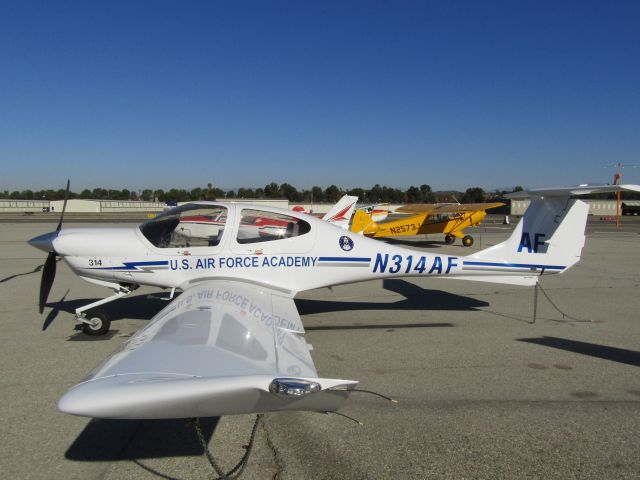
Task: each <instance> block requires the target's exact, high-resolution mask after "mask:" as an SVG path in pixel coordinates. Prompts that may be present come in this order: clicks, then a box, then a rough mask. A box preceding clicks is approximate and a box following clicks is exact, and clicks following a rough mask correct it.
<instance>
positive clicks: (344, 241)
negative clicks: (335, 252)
mask: <svg viewBox="0 0 640 480" xmlns="http://www.w3.org/2000/svg"><path fill="white" fill-rule="evenodd" d="M340 248H341V249H342V250H344V251H345V252H349V251H351V249H353V240H351V239H350V238H349V237H347V236H346V235H343V236H342V237H340Z"/></svg>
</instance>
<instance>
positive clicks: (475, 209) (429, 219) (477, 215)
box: [351, 202, 504, 247]
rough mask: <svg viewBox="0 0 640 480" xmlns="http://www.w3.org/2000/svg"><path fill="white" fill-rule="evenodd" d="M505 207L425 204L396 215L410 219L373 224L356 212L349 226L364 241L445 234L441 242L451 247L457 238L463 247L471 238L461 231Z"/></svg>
mask: <svg viewBox="0 0 640 480" xmlns="http://www.w3.org/2000/svg"><path fill="white" fill-rule="evenodd" d="M502 205H504V203H500V202H495V203H467V204H463V205H460V204H425V203H417V204H413V205H411V204H410V205H404V206H402V207H400V208H398V209H396V212H397V213H411V214H414V215H411V216H410V217H405V218H401V219H398V220H392V221H390V222H384V223H376V222H374V221H373V220H372V219H371V217H370V216H369V215H368V214H367V213H365V212H363V211H362V210H356V212H355V214H354V216H353V221H352V223H351V231H352V232H356V233H362V234H363V235H366V236H367V237H374V238H377V237H399V236H409V235H422V234H425V233H444V234H445V237H444V241H445V243H447V244H451V243H453V242H454V241H455V239H456V237H458V238H460V239H462V244H463V245H464V246H465V247H470V246H471V245H473V237H472V236H471V235H465V233H464V231H463V230H464V229H465V228H467V227H471V226H474V225H478V224H480V223H481V222H482V221H483V220H484V217H486V216H487V210H488V209H490V208H496V207H501V206H502Z"/></svg>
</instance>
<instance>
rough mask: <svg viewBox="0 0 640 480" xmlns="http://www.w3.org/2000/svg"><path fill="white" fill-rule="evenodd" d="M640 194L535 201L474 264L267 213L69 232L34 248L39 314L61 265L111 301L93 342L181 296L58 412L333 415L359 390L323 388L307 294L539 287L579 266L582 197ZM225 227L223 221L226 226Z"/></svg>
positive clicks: (241, 209) (537, 196)
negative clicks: (265, 223)
mask: <svg viewBox="0 0 640 480" xmlns="http://www.w3.org/2000/svg"><path fill="white" fill-rule="evenodd" d="M620 189H623V190H634V191H640V187H639V186H636V185H623V186H617V185H616V186H610V185H606V186H580V187H571V188H562V189H543V190H537V191H532V192H530V193H531V194H532V195H533V200H532V203H531V206H530V207H529V209H528V210H527V212H526V213H525V215H524V217H523V218H522V219H521V221H520V223H519V224H518V225H517V227H516V228H515V230H514V231H513V233H512V234H511V236H510V237H509V238H508V239H507V240H505V241H504V242H502V243H499V244H497V245H495V246H492V247H490V248H487V249H485V250H482V251H479V252H477V253H474V254H472V255H468V256H457V255H450V254H435V253H432V252H427V251H424V250H417V249H410V248H406V247H401V246H397V245H392V244H387V243H384V242H381V241H379V240H374V239H371V238H366V237H362V236H360V235H357V234H355V233H352V232H349V231H345V230H343V229H341V228H338V227H336V226H335V225H331V224H329V223H327V222H324V221H322V220H320V219H317V218H315V217H311V216H309V215H305V214H302V213H296V212H291V211H288V210H281V209H276V208H269V207H263V206H250V205H246V204H236V203H214V202H195V203H190V204H187V205H183V206H180V207H178V208H175V209H173V210H171V211H169V212H166V213H165V214H163V215H160V216H158V217H157V218H155V219H153V220H150V221H148V222H146V223H144V224H142V225H141V226H139V227H134V228H131V227H129V228H70V229H64V230H62V229H61V224H62V217H61V219H60V223H59V225H58V228H57V229H56V231H54V232H51V233H48V234H45V235H42V236H39V237H36V238H34V239H32V240H30V241H29V243H30V244H31V245H33V246H34V247H37V248H39V249H41V250H44V251H47V252H49V256H48V258H47V261H46V262H45V267H44V269H43V277H42V285H41V296H40V302H41V307H42V306H43V305H44V303H45V302H46V297H47V295H48V291H49V289H50V288H51V284H52V282H53V277H54V275H55V263H56V258H55V257H56V256H60V257H62V258H63V259H64V260H65V262H66V263H67V264H68V265H69V267H70V268H71V269H72V270H73V271H74V272H75V273H76V274H77V275H78V276H79V277H80V278H82V279H83V280H87V281H89V282H92V283H96V284H99V285H103V286H106V287H109V288H111V289H113V290H114V291H115V294H114V295H113V296H112V297H109V298H107V299H105V300H102V301H101V302H96V303H94V304H91V305H88V306H87V307H85V308H84V309H80V310H81V312H80V314H79V315H78V319H79V321H80V322H82V323H83V324H84V325H86V327H85V328H86V329H85V331H86V332H87V333H93V334H97V333H104V332H105V331H106V328H108V323H109V322H108V321H107V320H106V319H105V318H103V317H101V316H100V315H98V314H95V313H94V314H91V313H88V314H87V315H85V312H86V310H87V309H88V308H93V307H94V306H97V305H98V304H100V303H105V302H107V301H112V300H114V299H115V298H119V297H122V296H124V295H127V294H129V293H131V292H132V291H133V290H135V289H136V288H137V287H138V286H139V285H153V286H157V287H163V288H171V289H180V290H182V291H183V293H182V295H180V296H179V297H177V298H175V299H173V301H172V302H171V303H169V304H168V305H167V306H166V307H165V308H164V309H163V310H162V311H161V312H160V313H158V314H157V315H156V316H155V317H154V318H153V319H152V320H151V321H150V322H149V323H148V324H147V325H146V326H145V327H144V328H143V329H141V330H140V331H139V332H137V333H136V334H135V335H134V336H132V337H131V338H130V339H129V340H127V341H126V342H125V343H124V344H122V346H121V347H120V348H119V350H117V351H116V352H115V353H114V354H112V355H111V356H110V357H109V358H107V359H106V360H105V361H104V362H103V363H102V364H100V365H99V366H98V367H97V368H96V369H95V370H93V371H92V372H91V373H90V374H89V376H88V377H87V378H86V379H85V380H84V381H82V382H81V383H80V384H78V385H76V386H75V387H73V388H72V389H71V390H69V391H68V392H67V393H66V394H65V395H64V396H63V397H62V398H61V400H60V401H59V403H58V408H59V409H60V410H61V411H63V412H66V413H70V414H74V415H82V416H88V417H98V418H112V419H116V418H117V419H159V418H191V417H204V416H218V415H227V414H240V413H263V412H270V411H281V410H311V411H322V412H328V411H335V410H337V409H338V408H339V407H340V406H341V405H342V404H343V403H344V402H345V401H346V398H347V396H348V394H349V391H350V390H352V389H354V388H355V386H356V385H357V382H356V381H352V380H342V379H330V378H320V377H318V374H317V372H316V369H315V367H314V364H313V361H312V359H311V356H310V354H309V350H310V347H309V345H307V344H306V342H305V340H304V327H303V325H302V322H301V320H300V316H299V314H298V312H297V310H296V307H295V304H294V301H293V298H294V296H295V295H296V293H298V292H300V291H303V290H310V289H315V288H319V287H327V286H331V285H336V284H342V283H350V282H357V281H363V280H371V279H377V278H388V277H402V276H421V277H426V276H430V277H436V278H458V279H465V280H478V281H486V282H498V283H507V284H516V285H534V284H535V283H536V282H537V281H538V278H539V277H540V276H541V275H551V274H558V273H562V272H564V271H566V270H567V269H568V268H570V267H571V266H572V265H574V264H575V263H577V262H578V261H579V259H580V254H581V250H582V247H583V245H584V240H585V237H584V229H585V224H586V220H587V212H588V206H587V205H586V204H585V203H584V202H581V201H579V200H576V201H572V200H570V196H571V195H579V194H582V193H596V192H598V193H599V192H611V191H614V192H615V191H619V190H620ZM221 214H224V215H221ZM196 215H197V216H200V215H206V216H211V217H212V218H218V219H220V218H223V217H224V219H225V221H224V225H223V226H222V228H220V229H219V231H218V233H217V235H216V238H215V239H214V238H207V239H206V240H203V239H200V238H197V237H196V238H193V239H191V242H190V243H189V245H188V246H187V245H186V241H185V237H184V235H176V232H175V229H176V227H177V226H178V225H179V224H180V219H181V218H183V217H185V216H196ZM255 217H260V218H270V219H273V220H277V221H278V222H280V221H282V222H287V225H286V228H285V234H284V235H262V234H260V233H257V232H256V231H255V229H252V228H248V229H247V228H246V225H247V224H250V222H248V221H245V220H247V219H251V218H255Z"/></svg>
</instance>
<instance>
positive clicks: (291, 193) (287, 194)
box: [279, 183, 298, 202]
mask: <svg viewBox="0 0 640 480" xmlns="http://www.w3.org/2000/svg"><path fill="white" fill-rule="evenodd" d="M279 190H280V194H281V195H282V196H283V197H284V198H286V199H287V200H289V201H290V202H294V201H296V198H297V197H298V190H296V187H294V186H292V185H289V184H288V183H283V184H282V185H280V189H279Z"/></svg>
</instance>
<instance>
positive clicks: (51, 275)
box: [31, 180, 71, 314]
mask: <svg viewBox="0 0 640 480" xmlns="http://www.w3.org/2000/svg"><path fill="white" fill-rule="evenodd" d="M70 185H71V182H70V181H69V180H67V190H66V192H65V194H64V203H63V204H62V213H61V214H60V221H59V222H58V226H57V227H56V231H55V232H52V233H47V234H45V235H42V236H41V237H37V238H35V239H33V240H32V242H31V243H32V244H33V245H34V246H37V243H38V242H37V240H39V239H40V240H41V243H45V241H46V242H48V244H49V246H50V250H49V255H47V260H46V261H45V262H44V268H43V269H42V278H41V279H40V301H39V303H38V306H39V309H40V313H41V314H42V313H43V312H44V306H45V304H46V303H47V298H48V297H49V292H51V286H52V285H53V280H54V279H55V278H56V261H57V260H56V257H57V256H58V254H57V253H56V251H55V250H54V249H53V240H55V238H56V237H57V236H58V233H60V230H61V229H62V219H63V218H64V212H65V210H66V209H67V200H68V199H69V187H70ZM45 237H46V238H45Z"/></svg>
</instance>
